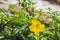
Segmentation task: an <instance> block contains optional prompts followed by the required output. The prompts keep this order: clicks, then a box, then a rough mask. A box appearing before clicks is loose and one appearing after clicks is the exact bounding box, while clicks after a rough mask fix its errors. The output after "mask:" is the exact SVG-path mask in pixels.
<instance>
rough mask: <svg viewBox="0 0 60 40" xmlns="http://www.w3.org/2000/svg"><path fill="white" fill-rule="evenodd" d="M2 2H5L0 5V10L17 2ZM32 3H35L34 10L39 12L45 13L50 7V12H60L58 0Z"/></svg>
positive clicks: (42, 0) (12, 0) (59, 1)
mask: <svg viewBox="0 0 60 40" xmlns="http://www.w3.org/2000/svg"><path fill="white" fill-rule="evenodd" d="M0 1H2V2H5V3H4V4H0V8H2V7H4V8H6V9H7V7H8V5H9V4H16V3H17V0H0ZM33 2H36V4H35V5H34V6H35V9H37V10H39V8H40V9H43V10H44V11H47V8H48V7H50V8H51V9H52V11H59V12H60V5H59V4H60V0H33Z"/></svg>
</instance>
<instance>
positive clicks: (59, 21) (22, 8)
mask: <svg viewBox="0 0 60 40" xmlns="http://www.w3.org/2000/svg"><path fill="white" fill-rule="evenodd" d="M19 1H20V0H18V3H17V4H18V7H19V8H18V9H17V10H15V7H16V5H17V4H16V5H14V4H11V5H9V7H8V9H7V10H6V9H4V8H0V40H60V14H59V12H52V11H51V9H50V8H48V12H43V10H42V9H40V10H35V8H34V6H33V4H34V3H32V2H31V0H23V1H22V2H19ZM27 1H28V2H27ZM43 14H44V15H43ZM45 14H48V15H50V17H49V16H48V15H47V17H46V18H47V19H48V18H50V20H48V21H47V19H46V20H44V19H45ZM37 15H38V16H37ZM41 16H44V18H43V19H42V18H41ZM31 20H36V21H33V22H34V23H32V22H31ZM46 21H47V23H46ZM40 23H41V24H40ZM35 24H37V25H35ZM31 25H33V26H31ZM42 25H44V26H45V28H44V29H43V31H41V32H38V34H39V35H35V34H34V33H35V31H31V30H33V28H35V27H36V28H37V31H39V30H38V28H39V29H40V30H41V28H42V27H43V26H42ZM30 26H31V27H32V29H30V28H29V27H30Z"/></svg>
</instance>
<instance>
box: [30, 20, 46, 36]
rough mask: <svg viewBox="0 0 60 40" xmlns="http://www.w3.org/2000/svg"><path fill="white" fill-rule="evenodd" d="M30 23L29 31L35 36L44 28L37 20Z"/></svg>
mask: <svg viewBox="0 0 60 40" xmlns="http://www.w3.org/2000/svg"><path fill="white" fill-rule="evenodd" d="M31 22H32V24H31V25H30V26H29V29H30V31H32V32H34V34H35V35H38V34H39V33H40V32H41V31H42V30H43V29H44V28H45V26H44V25H43V24H41V23H40V22H39V21H38V20H31Z"/></svg>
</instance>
